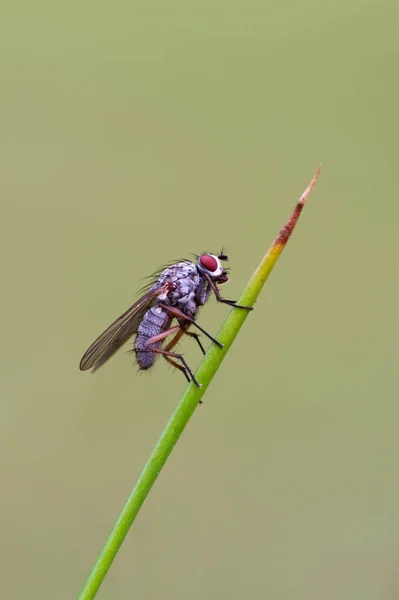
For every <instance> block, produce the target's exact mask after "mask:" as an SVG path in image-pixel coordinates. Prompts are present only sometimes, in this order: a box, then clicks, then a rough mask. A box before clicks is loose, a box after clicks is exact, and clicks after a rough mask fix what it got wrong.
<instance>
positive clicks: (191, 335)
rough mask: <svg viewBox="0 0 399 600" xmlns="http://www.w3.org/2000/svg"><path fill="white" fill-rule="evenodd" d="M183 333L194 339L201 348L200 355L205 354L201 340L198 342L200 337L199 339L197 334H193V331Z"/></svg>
mask: <svg viewBox="0 0 399 600" xmlns="http://www.w3.org/2000/svg"><path fill="white" fill-rule="evenodd" d="M184 333H185V334H186V335H189V336H190V337H192V338H194V339H195V341H196V342H197V344H198V346H199V347H200V348H201V352H202V354H206V351H205V348H204V346H203V345H202V344H201V340H200V337H199V335H198V333H194V332H193V331H185V332H184Z"/></svg>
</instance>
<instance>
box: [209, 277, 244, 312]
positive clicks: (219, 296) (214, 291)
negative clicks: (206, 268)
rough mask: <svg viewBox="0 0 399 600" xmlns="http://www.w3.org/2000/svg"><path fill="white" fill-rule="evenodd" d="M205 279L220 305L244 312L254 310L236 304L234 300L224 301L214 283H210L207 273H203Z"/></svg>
mask: <svg viewBox="0 0 399 600" xmlns="http://www.w3.org/2000/svg"><path fill="white" fill-rule="evenodd" d="M205 277H206V278H207V280H208V283H209V286H210V288H211V290H212V291H213V293H214V294H215V296H216V300H217V301H218V302H221V303H222V304H228V305H229V306H234V308H243V309H245V310H253V309H254V307H253V306H242V305H241V304H236V302H235V301H234V300H226V299H225V298H222V296H221V295H220V292H219V289H218V287H217V285H216V283H215V282H214V281H212V279H211V278H210V277H209V275H208V273H205Z"/></svg>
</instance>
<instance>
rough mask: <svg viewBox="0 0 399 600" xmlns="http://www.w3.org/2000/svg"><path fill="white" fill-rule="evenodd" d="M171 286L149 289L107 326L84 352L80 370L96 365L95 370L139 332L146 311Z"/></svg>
mask: <svg viewBox="0 0 399 600" xmlns="http://www.w3.org/2000/svg"><path fill="white" fill-rule="evenodd" d="M169 286H170V284H165V285H163V286H160V287H158V288H156V289H152V290H149V291H148V292H147V293H146V294H144V296H142V297H141V298H139V300H137V302H135V303H134V304H133V306H131V307H130V308H129V309H128V310H127V311H126V312H124V313H123V315H121V316H120V317H119V318H118V319H116V321H114V322H113V323H112V324H111V325H110V326H109V327H107V329H106V330H105V331H104V332H103V333H102V334H101V335H100V336H99V337H98V338H97V339H96V340H95V341H94V342H93V343H92V345H91V346H90V347H89V348H88V349H87V350H86V352H85V353H84V355H83V357H82V360H81V361H80V365H79V368H80V370H81V371H86V370H87V369H91V368H92V367H94V368H93V372H94V371H96V370H97V369H98V368H99V367H101V365H103V364H104V363H105V362H106V361H107V360H108V359H109V358H111V356H112V355H113V354H114V353H115V352H116V351H117V350H119V348H120V347H121V346H123V344H124V343H125V342H127V340H128V339H129V338H130V336H131V335H133V334H134V333H136V332H137V329H138V326H139V325H140V322H141V320H142V318H143V315H144V313H145V312H146V311H147V310H148V309H149V308H151V306H152V305H154V304H155V300H156V298H157V297H158V296H159V295H160V294H162V293H164V292H167V291H168V288H169Z"/></svg>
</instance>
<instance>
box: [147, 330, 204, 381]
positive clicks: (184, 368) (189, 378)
mask: <svg viewBox="0 0 399 600" xmlns="http://www.w3.org/2000/svg"><path fill="white" fill-rule="evenodd" d="M173 333H175V334H176V335H175V336H174V338H173V339H172V340H171V341H170V342H169V344H168V345H167V346H166V348H165V350H164V349H163V348H157V347H156V346H152V344H154V343H155V342H160V341H161V340H163V339H165V338H166V337H168V336H169V335H172V334H173ZM184 333H185V331H184V329H182V328H181V327H180V326H178V325H177V326H176V327H171V328H170V329H168V330H166V331H163V332H162V333H159V334H158V335H154V336H153V337H151V338H149V339H148V340H147V341H146V343H145V346H146V348H147V350H149V351H150V352H156V353H157V354H162V355H163V356H164V357H165V359H166V360H167V361H168V362H169V363H170V364H171V365H173V366H174V367H176V369H179V371H183V373H184V375H185V377H186V379H187V381H192V382H193V383H195V385H196V386H197V387H201V384H200V383H198V381H197V380H196V379H195V377H194V373H193V372H192V371H191V369H190V367H189V366H188V364H187V363H186V361H185V359H184V357H183V355H182V354H178V353H177V352H171V351H170V350H169V349H168V347H169V346H170V347H172V348H173V346H174V345H175V344H176V343H177V342H178V340H179V339H180V338H181V336H182V335H183V334H184ZM171 344H172V345H171ZM173 359H176V360H180V362H181V363H182V364H181V365H179V363H178V362H176V360H173Z"/></svg>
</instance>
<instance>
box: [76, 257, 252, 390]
mask: <svg viewBox="0 0 399 600" xmlns="http://www.w3.org/2000/svg"><path fill="white" fill-rule="evenodd" d="M228 260H229V258H228V256H226V255H225V254H219V255H218V256H216V255H214V254H201V255H200V256H198V257H197V262H196V263H194V262H191V261H189V260H183V261H181V262H178V263H175V264H172V265H169V266H168V267H166V268H165V269H164V270H163V271H162V272H160V273H159V272H158V273H157V274H156V275H154V276H153V280H152V282H151V283H150V286H149V289H148V290H147V291H146V292H145V293H144V295H142V296H141V297H140V298H139V299H138V300H137V302H135V303H134V304H133V306H131V307H130V308H129V309H128V310H127V311H126V312H125V313H123V315H121V316H120V317H119V318H118V319H116V321H114V322H113V323H112V324H111V325H110V326H109V327H108V328H107V329H106V330H105V331H104V332H103V333H102V334H101V335H100V336H99V337H98V338H97V339H96V340H95V341H94V342H93V343H92V345H91V346H90V347H89V348H88V349H87V350H86V352H85V353H84V355H83V358H82V360H81V361H80V370H81V371H86V370H87V369H93V371H96V370H97V369H98V368H99V367H101V366H102V365H103V364H104V363H105V362H106V361H107V360H108V359H109V358H111V356H112V355H113V354H114V353H115V352H116V351H117V350H118V349H119V348H120V347H121V346H122V345H123V344H124V343H125V342H126V341H127V340H128V339H129V338H130V337H131V336H132V335H134V334H135V335H136V338H135V341H134V348H133V349H134V352H135V354H136V359H137V363H138V365H139V367H140V369H143V370H147V369H150V368H151V367H152V366H153V365H154V363H155V360H156V358H157V357H158V356H159V355H160V354H161V355H162V356H163V357H164V358H165V359H166V360H167V362H169V363H170V364H171V365H173V366H174V367H175V368H176V369H179V370H180V371H182V372H183V373H184V375H185V377H186V379H187V380H188V381H192V382H193V383H195V385H196V386H198V387H201V386H200V384H199V383H198V381H197V380H196V379H195V377H194V374H193V372H192V371H191V369H190V367H189V366H188V364H187V362H186V360H185V359H184V357H183V355H182V354H179V353H177V352H174V351H173V348H174V346H175V345H176V344H177V342H178V341H179V340H180V338H181V337H182V336H183V335H187V336H190V337H192V338H194V339H195V341H196V342H197V343H198V345H199V347H200V349H201V351H202V352H203V354H205V350H204V348H203V346H202V344H201V341H200V339H199V335H198V334H197V333H196V332H192V331H189V328H190V327H191V326H192V327H196V328H197V329H198V330H199V331H201V332H202V333H203V334H204V335H206V336H207V337H208V338H209V339H210V340H211V341H212V342H214V343H215V344H216V345H217V346H219V348H223V345H222V344H221V343H220V342H218V340H216V339H215V338H214V337H212V336H211V335H210V334H209V333H208V332H207V331H205V329H203V328H202V327H201V326H200V325H198V323H197V321H196V319H195V317H196V315H197V313H198V310H199V308H200V307H201V306H203V305H204V304H206V302H207V301H208V299H209V296H210V295H211V293H213V294H215V296H216V300H217V301H218V302H221V303H223V304H228V305H229V306H234V307H235V308H241V309H244V310H252V307H251V306H240V305H239V304H236V302H235V301H234V300H226V299H225V298H222V297H221V295H220V291H219V288H218V285H221V284H222V283H225V282H226V281H228V276H227V271H226V269H224V267H223V266H222V262H224V261H228ZM173 321H175V322H176V324H175V325H174V324H173ZM167 338H170V339H169V340H167Z"/></svg>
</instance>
